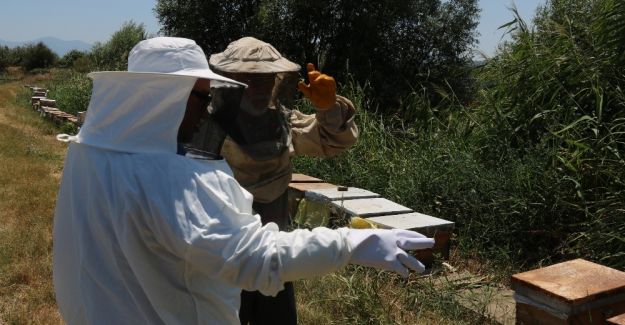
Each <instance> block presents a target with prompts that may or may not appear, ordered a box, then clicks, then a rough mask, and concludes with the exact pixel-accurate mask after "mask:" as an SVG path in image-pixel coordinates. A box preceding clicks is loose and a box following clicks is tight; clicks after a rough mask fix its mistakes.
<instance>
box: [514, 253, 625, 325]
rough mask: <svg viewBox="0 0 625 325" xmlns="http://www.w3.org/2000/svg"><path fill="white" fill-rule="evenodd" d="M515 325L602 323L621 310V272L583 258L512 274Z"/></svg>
mask: <svg viewBox="0 0 625 325" xmlns="http://www.w3.org/2000/svg"><path fill="white" fill-rule="evenodd" d="M512 289H513V290H514V292H515V300H516V322H517V324H605V323H606V320H607V319H608V318H610V317H614V316H616V315H619V314H622V313H625V273H624V272H621V271H618V270H615V269H612V268H609V267H606V266H603V265H600V264H596V263H592V262H589V261H586V260H583V259H575V260H572V261H568V262H564V263H559V264H554V265H551V266H548V267H544V268H540V269H536V270H532V271H528V272H524V273H518V274H515V275H513V276H512Z"/></svg>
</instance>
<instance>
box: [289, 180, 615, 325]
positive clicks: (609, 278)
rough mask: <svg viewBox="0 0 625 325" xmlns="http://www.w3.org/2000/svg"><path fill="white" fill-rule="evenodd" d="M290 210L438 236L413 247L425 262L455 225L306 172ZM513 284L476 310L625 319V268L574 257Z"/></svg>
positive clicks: (513, 318) (523, 316)
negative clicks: (503, 294)
mask: <svg viewBox="0 0 625 325" xmlns="http://www.w3.org/2000/svg"><path fill="white" fill-rule="evenodd" d="M289 210H290V211H289V213H290V214H291V216H293V218H294V221H295V222H296V223H298V224H300V225H304V226H311V227H314V226H329V227H337V226H344V225H346V224H347V223H349V220H350V219H351V218H352V217H361V218H364V219H365V220H367V221H369V222H370V223H371V224H373V225H375V226H377V227H379V228H398V229H409V230H414V231H418V232H420V233H422V234H424V235H426V236H428V237H433V238H434V239H435V245H434V248H433V249H432V250H423V251H417V252H415V253H414V255H415V256H416V257H417V258H419V259H420V260H422V261H423V262H424V263H425V264H426V266H428V265H430V264H431V263H432V257H433V253H434V254H436V253H437V254H440V255H441V256H442V257H444V258H447V257H448V254H449V248H450V247H449V245H450V241H449V239H450V235H451V233H452V231H453V229H454V223H453V222H451V221H447V220H443V219H439V218H435V217H432V216H428V215H425V214H421V213H417V212H414V211H412V210H411V209H410V208H407V207H405V206H402V205H399V204H397V203H395V202H392V201H390V200H387V199H384V198H382V197H381V196H380V195H378V194H376V193H373V192H370V191H367V190H364V189H359V188H351V187H350V188H348V187H343V186H337V185H333V184H330V183H326V182H324V181H322V180H320V179H317V178H314V177H310V176H307V175H302V174H294V175H293V179H292V181H291V183H290V184H289ZM445 277H446V276H445ZM511 284H512V285H511V286H512V290H513V294H512V293H511V294H509V295H507V298H504V299H502V300H493V301H491V303H490V304H489V306H487V308H486V309H492V310H481V309H483V308H481V309H480V310H475V311H476V312H478V313H481V314H483V315H484V316H486V317H487V318H489V319H490V320H491V321H493V322H494V323H501V324H511V323H516V324H625V272H622V271H619V270H615V269H611V268H609V267H606V266H603V265H600V264H596V263H592V262H589V261H586V260H582V259H574V260H571V261H567V262H564V263H560V264H555V265H551V266H547V267H543V268H539V269H535V270H531V271H528V272H524V273H518V274H515V275H513V276H512V279H511ZM477 289H478V290H477V292H480V290H481V289H480V288H477ZM470 291H471V290H470ZM481 291H482V293H481V294H484V295H486V296H487V297H485V298H484V299H491V298H493V297H495V296H496V292H494V291H490V290H481ZM506 291H509V290H506ZM463 295H464V296H466V293H461V292H459V293H458V296H463ZM477 295H479V293H476V292H473V291H471V293H470V294H469V296H468V298H467V297H464V299H469V300H470V301H474V300H477V299H478V298H477ZM513 296H514V298H513ZM505 300H509V302H506V301H505ZM493 304H494V306H492V305H493ZM498 304H501V305H502V306H497V305H498ZM508 305H511V306H512V307H511V308H507V306H508ZM469 309H473V308H469ZM498 313H504V315H496V314H498Z"/></svg>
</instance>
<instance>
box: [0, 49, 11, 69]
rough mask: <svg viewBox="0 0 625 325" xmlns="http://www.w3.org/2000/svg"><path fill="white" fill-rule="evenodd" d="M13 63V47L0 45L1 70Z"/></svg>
mask: <svg viewBox="0 0 625 325" xmlns="http://www.w3.org/2000/svg"><path fill="white" fill-rule="evenodd" d="M10 65H11V49H10V48H9V47H8V46H0V72H2V71H4V69H6V68H7V67H9V66H10Z"/></svg>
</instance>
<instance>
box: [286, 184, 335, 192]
mask: <svg viewBox="0 0 625 325" xmlns="http://www.w3.org/2000/svg"><path fill="white" fill-rule="evenodd" d="M289 188H290V189H294V190H296V191H300V192H302V193H304V192H306V191H310V190H318V189H330V188H337V186H336V185H334V184H330V183H290V184H289Z"/></svg>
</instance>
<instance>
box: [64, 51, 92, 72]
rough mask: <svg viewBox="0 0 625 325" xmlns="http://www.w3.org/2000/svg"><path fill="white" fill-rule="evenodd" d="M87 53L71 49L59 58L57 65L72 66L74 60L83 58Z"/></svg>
mask: <svg viewBox="0 0 625 325" xmlns="http://www.w3.org/2000/svg"><path fill="white" fill-rule="evenodd" d="M86 55H87V53H85V52H83V51H79V50H71V51H69V52H67V53H65V55H63V57H62V58H61V59H60V60H59V67H61V68H71V67H73V66H74V62H76V60H78V59H80V58H83V57H85V56H86Z"/></svg>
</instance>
